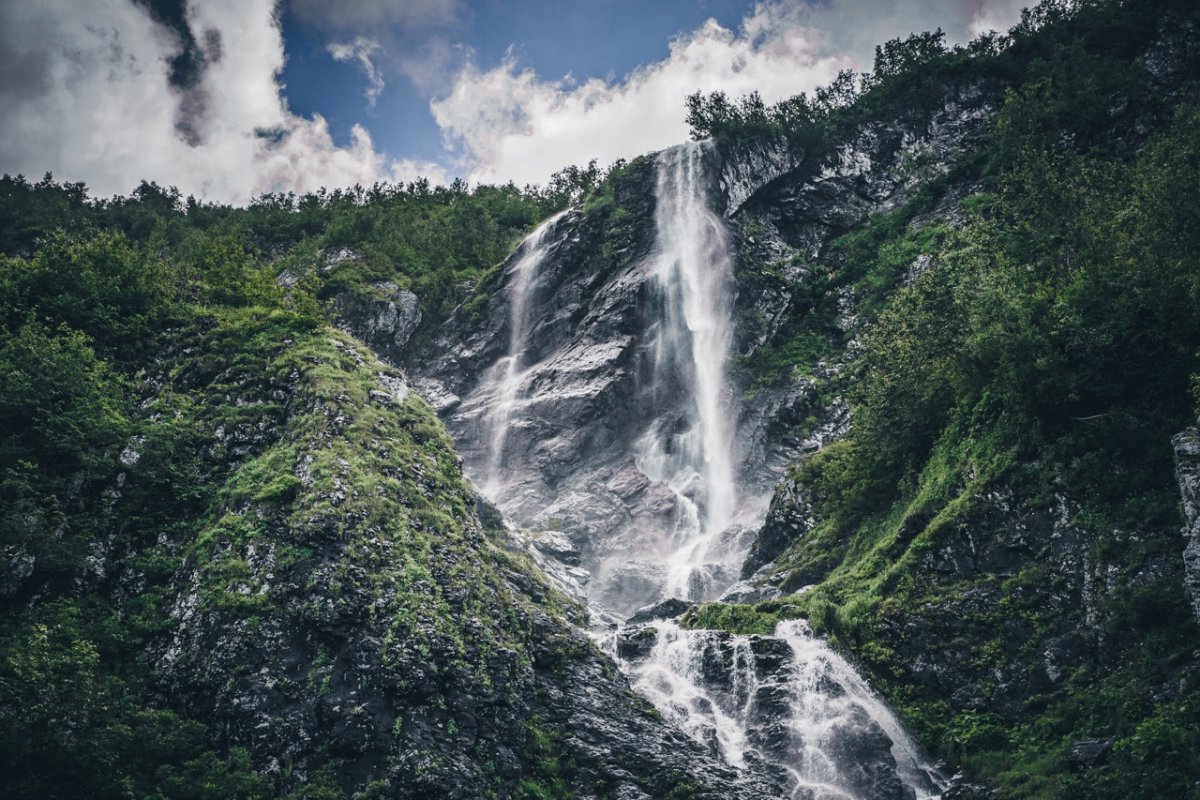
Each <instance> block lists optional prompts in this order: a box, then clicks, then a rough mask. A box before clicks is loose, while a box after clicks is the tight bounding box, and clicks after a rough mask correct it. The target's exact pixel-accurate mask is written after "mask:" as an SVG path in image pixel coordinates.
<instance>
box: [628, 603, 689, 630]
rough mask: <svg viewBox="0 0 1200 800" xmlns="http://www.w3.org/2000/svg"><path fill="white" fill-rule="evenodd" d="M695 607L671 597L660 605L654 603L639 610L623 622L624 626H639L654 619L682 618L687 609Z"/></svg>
mask: <svg viewBox="0 0 1200 800" xmlns="http://www.w3.org/2000/svg"><path fill="white" fill-rule="evenodd" d="M695 607H696V604H695V603H690V602H688V601H687V600H680V599H678V598H675V597H672V598H670V599H669V600H663V601H662V602H661V603H655V604H654V605H652V606H647V607H646V608H642V609H639V610H638V611H637V612H636V613H635V614H634V615H633V616H631V617H630V618H629V619H627V620H626V621H625V624H626V625H639V624H641V623H643V622H653V621H654V620H656V619H676V618H678V617H680V616H682V615H683V614H684V613H685V612H687V611H688V610H689V609H692V608H695Z"/></svg>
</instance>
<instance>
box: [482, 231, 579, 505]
mask: <svg viewBox="0 0 1200 800" xmlns="http://www.w3.org/2000/svg"><path fill="white" fill-rule="evenodd" d="M566 213H567V212H566V211H560V212H559V213H557V214H555V215H554V216H552V217H550V218H549V219H547V220H546V221H545V222H543V223H542V224H541V225H538V226H537V228H535V229H534V231H533V233H531V234H529V236H527V237H525V241H523V242H522V243H521V247H520V249H519V250H518V256H517V258H516V260H515V261H513V262H512V266H511V267H509V269H508V304H509V312H508V353H507V355H505V356H504V358H502V359H500V360H499V361H498V362H496V365H495V366H494V367H493V368H492V370H493V373H494V374H493V375H492V376H491V378H490V380H491V384H492V385H493V386H494V387H495V397H494V400H493V403H492V405H491V411H490V413H489V414H488V418H487V429H488V432H489V438H488V454H487V464H486V467H485V469H484V474H483V492H484V494H486V495H487V496H488V497H491V498H495V497H497V496H498V494H499V492H500V491H501V490H502V489H503V486H504V484H505V480H504V477H505V468H504V467H505V464H504V456H505V452H504V448H505V445H506V444H507V442H508V429H509V424H510V422H511V421H512V413H513V410H514V409H515V407H516V405H517V402H518V400H519V399H520V393H521V386H522V383H523V381H524V378H525V374H526V372H527V371H528V369H529V367H530V366H531V365H530V364H529V363H527V358H526V352H525V351H526V349H527V348H528V346H529V334H530V333H531V332H532V329H533V326H532V325H531V324H530V318H529V306H530V301H531V300H532V299H533V294H534V292H535V291H536V290H537V279H538V268H539V267H540V266H541V264H542V262H543V261H545V260H546V254H547V251H548V249H549V248H548V246H547V244H546V237H547V235H548V234H549V233H550V232H551V231H552V230H553V229H554V225H555V223H556V222H558V220H559V219H561V218H562V217H563V215H564V214H566Z"/></svg>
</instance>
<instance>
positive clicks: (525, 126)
mask: <svg viewBox="0 0 1200 800" xmlns="http://www.w3.org/2000/svg"><path fill="white" fill-rule="evenodd" d="M767 13H768V12H764V16H762V17H755V18H753V19H752V20H751V21H750V22H751V25H750V26H747V27H745V28H744V29H743V31H742V32H741V33H740V34H735V33H733V32H731V31H729V30H727V29H725V28H723V27H721V26H720V25H718V24H717V23H716V22H713V21H709V22H708V23H706V24H705V25H704V26H702V27H701V28H699V29H698V30H696V31H694V32H693V33H692V34H690V35H688V36H686V37H682V38H680V39H677V40H676V41H674V42H672V43H671V47H670V55H669V56H668V57H667V58H666V59H665V60H663V61H660V62H658V63H656V64H651V65H649V66H646V67H643V68H641V69H638V70H636V71H635V72H633V73H632V74H631V75H630V76H628V77H627V78H626V79H625V80H623V81H621V82H619V83H608V82H606V81H601V80H590V81H587V82H585V83H583V84H579V85H575V84H574V83H573V82H572V81H570V80H569V79H564V80H561V81H543V80H540V79H539V78H538V77H537V76H536V75H534V74H533V73H532V72H531V71H529V70H523V69H521V68H520V67H519V66H518V65H517V63H516V61H515V60H514V59H513V58H512V57H511V56H510V57H508V58H506V59H505V60H504V62H503V63H502V64H500V65H499V66H498V67H496V68H494V69H491V70H486V71H482V70H479V69H477V68H475V67H473V66H468V67H467V68H466V69H464V70H463V71H462V73H460V75H459V77H458V80H457V81H456V83H455V85H454V88H453V90H452V91H451V92H450V94H449V95H447V96H446V97H444V98H442V99H440V100H437V101H435V102H433V103H432V105H431V108H432V110H433V114H434V118H435V119H436V120H437V122H438V125H439V126H441V128H442V131H443V133H444V134H445V136H446V140H447V143H448V145H449V146H450V147H452V148H453V149H454V150H455V151H456V152H457V153H458V154H459V156H460V157H461V158H462V159H463V160H464V162H465V163H466V164H468V165H470V167H471V170H470V177H471V178H472V179H473V180H479V181H497V180H508V179H512V180H515V181H516V182H518V183H525V182H542V181H544V180H545V179H546V178H547V177H548V176H549V175H550V173H551V172H553V171H554V170H556V169H558V168H561V167H563V166H566V165H568V164H572V163H576V164H579V163H585V162H587V161H588V160H590V159H592V158H595V159H598V160H599V161H600V162H601V163H608V162H611V161H613V160H615V159H617V158H629V157H632V156H636V155H638V154H639V153H644V152H647V151H650V150H656V149H660V148H663V147H667V146H669V145H672V144H676V143H678V142H681V141H683V140H685V139H686V138H687V134H688V131H687V125H686V123H685V122H684V99H685V98H686V96H687V95H688V94H690V93H692V92H695V91H697V90H702V91H706V92H707V91H712V90H715V89H721V90H724V91H726V92H728V93H730V94H733V95H740V94H745V93H748V92H751V91H756V90H757V91H758V92H759V93H760V94H762V96H763V97H764V98H765V99H767V100H777V99H780V98H783V97H788V96H791V95H793V94H796V93H797V92H800V91H805V90H811V89H813V88H815V87H816V86H818V85H820V84H821V83H825V82H827V81H828V80H829V79H830V78H832V77H833V76H834V75H835V74H836V73H837V71H838V70H839V69H841V68H844V67H846V66H848V65H849V62H848V61H847V59H846V58H844V57H839V56H836V55H829V56H823V55H821V54H820V53H819V52H818V49H817V47H816V46H815V37H814V35H813V33H812V32H811V31H809V30H808V29H806V28H804V27H803V26H774V25H772V24H771V22H770V20H769V19H767V18H766V14H767Z"/></svg>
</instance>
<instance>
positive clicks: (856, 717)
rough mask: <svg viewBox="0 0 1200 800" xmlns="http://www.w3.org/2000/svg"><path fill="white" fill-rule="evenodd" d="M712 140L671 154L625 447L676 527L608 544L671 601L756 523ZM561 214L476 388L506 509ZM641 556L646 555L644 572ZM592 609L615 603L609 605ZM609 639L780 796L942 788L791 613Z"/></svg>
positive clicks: (496, 486)
mask: <svg viewBox="0 0 1200 800" xmlns="http://www.w3.org/2000/svg"><path fill="white" fill-rule="evenodd" d="M708 147H709V145H706V144H703V143H692V144H687V145H682V146H679V147H675V148H672V149H669V150H666V151H664V152H662V153H660V154H659V156H658V160H657V164H656V183H655V200H656V210H655V219H654V222H655V232H656V247H655V250H654V252H653V254H652V255H651V257H650V259H649V260H648V261H647V262H645V264H644V268H645V270H646V273H645V277H646V279H647V281H648V284H649V288H650V290H651V291H650V296H649V299H650V303H649V308H648V309H647V311H646V315H645V323H646V328H645V330H644V332H643V334H642V336H641V338H640V344H639V345H638V352H640V353H641V355H642V360H641V367H642V368H641V369H640V371H639V372H638V376H639V379H640V381H641V383H640V384H639V389H638V391H639V392H641V395H640V399H641V400H644V401H645V406H644V407H645V408H646V409H647V412H648V413H645V414H643V415H641V416H640V419H641V422H640V423H638V424H639V425H640V426H641V427H640V431H641V433H640V435H638V436H637V437H636V438H634V439H633V441H634V443H633V445H632V448H631V452H628V453H627V454H625V455H624V457H625V458H626V459H627V458H628V457H629V456H632V459H633V463H634V464H635V465H636V469H637V470H639V471H640V472H641V473H643V474H644V476H645V477H646V478H649V479H650V481H652V482H654V483H655V484H656V485H658V486H660V487H668V488H667V489H664V491H666V492H667V494H668V495H670V496H671V497H673V504H672V508H673V514H674V517H673V519H674V522H673V526H672V528H671V530H668V531H664V530H663V528H662V527H661V525H662V523H661V522H660V521H655V520H654V519H651V520H646V521H644V522H643V521H641V520H638V519H637V518H635V519H634V520H633V522H632V523H631V527H632V529H633V530H634V531H636V532H637V533H638V534H639V535H640V534H645V536H644V539H645V541H641V540H639V537H638V536H634V537H631V538H630V539H626V540H625V542H626V545H625V548H626V549H622V550H621V551H620V552H616V553H611V551H610V553H611V554H610V555H608V556H606V558H608V559H609V562H601V564H602V565H603V564H605V563H612V562H615V563H617V564H619V565H620V566H622V567H624V568H629V567H633V568H635V572H634V573H632V574H640V575H660V576H661V577H659V578H658V579H657V581H658V583H657V584H652V586H661V591H660V593H659V597H660V599H666V598H671V597H674V598H679V599H684V600H694V601H700V600H707V599H712V598H714V597H717V596H719V595H720V593H721V592H722V591H723V590H725V589H726V588H728V587H729V585H730V584H732V583H733V582H734V580H735V579H736V575H737V573H738V570H739V568H740V566H741V562H742V560H743V558H744V554H745V553H744V550H745V543H744V542H743V541H741V540H740V537H739V534H738V532H739V530H746V529H748V528H749V527H753V526H755V524H756V523H760V522H761V519H758V518H756V514H758V513H759V511H760V509H759V508H758V507H757V505H756V504H755V503H754V502H747V500H748V499H747V498H743V497H739V492H738V486H737V479H736V476H737V474H738V465H737V463H736V461H735V455H734V451H735V447H734V433H735V432H734V426H735V424H736V420H737V411H738V409H737V408H736V406H735V404H734V400H733V394H732V392H731V390H730V388H729V386H728V383H727V378H726V367H727V362H728V358H729V352H730V346H731V335H732V327H733V326H732V319H731V314H732V306H733V299H734V298H733V295H734V283H733V277H732V259H731V256H730V248H729V241H728V232H727V230H726V228H725V225H724V223H723V221H722V220H721V218H720V217H719V216H718V215H716V214H714V213H713V212H712V211H711V210H710V209H709V207H708V202H707V199H708V198H707V194H708V187H709V186H710V185H711V184H712V177H711V176H710V175H709V174H708V171H707V163H708V161H709V159H710V157H711V155H712V154H711V152H710V151H709V150H708ZM561 216H562V215H558V216H555V217H553V218H551V219H549V220H547V221H546V222H544V223H543V224H542V225H540V226H539V227H538V229H537V230H535V231H534V232H533V233H532V234H530V236H529V237H528V238H527V239H526V240H525V242H524V243H523V244H522V245H521V249H520V250H519V251H518V254H517V256H516V257H515V258H514V260H513V261H512V262H511V266H510V267H509V269H508V274H507V299H508V305H509V342H508V352H507V354H506V355H505V356H504V357H503V358H502V359H500V360H499V361H498V362H497V363H496V364H495V365H494V366H493V367H492V369H491V371H490V373H489V375H488V376H487V377H486V379H485V381H484V382H483V386H484V387H485V388H484V389H483V391H482V392H481V393H480V395H478V402H480V403H481V405H482V407H483V408H486V409H487V411H486V414H485V415H484V416H483V417H482V418H481V419H482V421H483V423H484V437H483V440H482V442H483V445H484V447H483V448H482V450H483V458H482V459H480V461H477V462H476V464H477V469H479V470H480V472H482V475H481V477H482V479H483V480H482V485H483V488H484V491H485V493H487V494H488V495H489V496H490V497H491V498H492V499H494V500H496V501H497V502H499V503H500V504H501V505H502V507H503V504H504V501H505V500H506V499H511V498H510V497H509V495H511V494H512V493H513V491H514V487H513V484H512V482H511V480H510V477H511V476H510V474H509V469H508V463H507V462H508V461H509V460H510V459H509V454H508V453H507V452H506V451H507V449H508V448H509V446H510V444H511V442H510V429H511V428H513V426H514V425H518V426H519V425H520V424H521V421H522V414H523V411H524V410H525V409H527V406H526V403H527V402H528V401H529V400H530V399H532V398H529V397H527V394H528V393H527V386H526V384H527V383H529V381H530V376H531V374H532V372H533V371H534V370H535V369H537V368H538V366H539V365H537V364H535V363H533V359H532V358H531V357H530V355H531V341H530V340H531V335H532V333H533V332H534V330H535V327H534V320H533V319H532V318H531V317H532V312H533V310H534V309H535V308H536V307H537V304H536V303H535V302H534V300H535V299H538V298H541V295H539V294H538V291H539V279H540V278H541V276H540V274H539V272H540V268H541V267H542V265H543V262H544V261H545V259H546V257H547V255H548V254H549V252H550V250H551V243H550V241H549V237H550V235H551V233H552V232H553V230H554V228H555V223H556V222H557V221H558V220H559V218H560V217H561ZM538 302H541V300H540V299H538ZM543 366H544V365H543ZM560 369H561V367H560ZM548 374H552V372H551V373H548ZM634 418H635V419H638V418H639V417H638V416H637V415H635V416H634ZM626 441H629V440H626ZM611 463H621V459H620V458H618V459H617V460H615V461H614V462H611ZM525 496H527V495H525ZM753 499H754V498H749V500H753ZM652 508H658V506H653V507H652ZM655 513H656V512H655ZM651 516H653V514H651ZM642 525H644V527H640V526H642ZM656 525H657V526H658V527H655V526H656ZM553 530H557V529H553ZM554 535H556V536H559V537H561V536H562V534H561V533H559V534H554ZM664 539H665V540H664ZM641 566H645V567H647V568H648V569H647V570H646V571H645V572H642V573H637V572H636V568H638V567H641ZM626 574H631V573H623V572H620V571H619V570H618V571H613V572H612V573H611V574H609V575H607V576H605V577H606V578H607V579H608V583H607V584H606V585H607V586H608V587H609V595H608V596H609V597H616V598H618V599H621V600H622V601H624V600H625V599H626V598H627V597H629V596H636V594H635V593H630V594H629V595H626V594H625V593H624V592H623V590H622V588H621V587H620V585H619V584H620V581H621V579H622V576H623V575H626ZM614 576H615V577H614ZM584 579H585V580H586V573H584ZM614 581H615V582H616V584H617V589H616V591H612V586H613V582H614ZM625 605H626V606H628V603H627V602H626V603H625ZM614 607H619V606H614ZM597 617H599V618H605V617H606V614H605V613H603V609H599V608H597ZM607 618H609V619H611V618H612V617H611V616H608V617H607ZM597 635H598V638H599V641H601V643H602V644H603V645H604V646H606V647H608V648H609V649H610V652H611V653H612V655H613V656H614V658H616V659H617V661H618V663H619V664H620V666H621V668H622V669H623V670H624V671H625V672H626V673H627V674H628V675H629V677H630V679H631V682H632V683H633V685H634V687H635V688H636V689H637V690H638V691H640V692H641V693H642V694H643V695H645V696H646V697H647V698H649V699H650V700H651V701H652V702H653V703H654V704H655V705H656V706H657V707H658V709H659V710H660V711H661V712H662V714H663V716H664V717H665V718H666V719H669V720H670V721H671V722H673V723H674V724H676V725H677V726H678V727H679V728H680V729H682V730H683V731H684V732H686V733H687V734H689V735H690V736H692V737H693V738H695V739H696V740H698V741H700V742H701V743H703V744H706V745H707V746H708V747H709V748H710V749H711V750H712V752H713V753H714V754H715V755H717V756H719V757H720V758H722V759H724V760H725V761H727V762H728V763H729V764H731V765H732V766H735V767H737V768H740V769H744V770H750V771H753V772H754V773H756V774H758V775H761V776H766V777H768V778H769V779H771V780H773V781H774V782H775V783H776V784H777V785H778V786H779V787H780V789H779V791H780V793H781V794H780V796H782V797H788V798H792V800H864V799H869V800H914V798H921V797H933V796H935V793H936V792H937V791H938V787H939V786H940V778H939V777H938V776H937V775H936V773H935V772H934V771H932V770H931V769H929V768H927V767H926V766H924V765H922V764H921V762H920V760H919V758H918V756H917V751H916V748H915V747H914V746H913V744H912V742H911V741H910V739H909V738H908V736H907V735H906V734H905V732H904V731H903V729H902V728H901V726H900V725H899V723H898V722H897V721H896V719H895V717H894V716H893V715H892V714H891V712H890V711H889V710H888V709H887V707H886V705H885V704H884V703H883V702H882V701H881V700H879V699H878V698H877V697H876V696H875V694H874V693H873V692H872V691H871V689H870V687H869V686H868V685H867V684H866V682H865V681H863V679H862V678H861V677H860V676H858V675H857V674H856V673H855V672H854V670H853V668H851V667H850V665H849V664H847V663H846V662H845V660H843V659H842V658H841V657H839V656H838V655H837V654H836V653H834V652H833V651H832V650H831V649H830V648H829V647H828V646H827V645H825V643H824V642H822V641H821V640H820V639H817V638H815V637H814V636H812V635H811V633H810V632H809V630H808V629H807V627H806V625H805V624H804V623H803V622H800V621H788V622H781V623H779V625H778V627H777V628H776V630H775V632H774V635H772V636H734V635H731V634H729V633H726V632H723V631H713V630H684V629H682V628H680V627H679V625H678V624H677V623H674V622H669V621H662V622H653V623H650V624H643V625H632V626H621V627H619V628H616V629H612V630H608V631H606V632H603V633H600V634H597Z"/></svg>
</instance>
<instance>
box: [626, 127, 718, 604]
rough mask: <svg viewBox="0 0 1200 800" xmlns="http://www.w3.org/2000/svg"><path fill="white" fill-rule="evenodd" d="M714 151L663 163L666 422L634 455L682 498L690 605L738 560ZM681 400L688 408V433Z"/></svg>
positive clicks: (673, 582) (677, 591)
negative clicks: (719, 566)
mask: <svg viewBox="0 0 1200 800" xmlns="http://www.w3.org/2000/svg"><path fill="white" fill-rule="evenodd" d="M706 147H707V145H705V144H703V143H697V142H691V143H688V144H685V145H680V146H678V147H673V148H671V149H669V150H665V151H663V152H662V153H660V154H659V156H658V163H657V179H656V184H655V201H656V203H655V230H656V235H657V250H656V253H655V256H654V261H653V265H652V276H653V286H654V290H655V291H656V293H657V300H658V309H659V318H658V319H657V320H656V321H655V323H654V326H653V340H652V342H653V343H652V363H653V368H652V377H651V393H650V395H651V397H653V398H654V401H655V402H656V404H657V405H658V407H660V408H662V409H664V413H662V414H661V415H659V416H658V417H656V418H655V419H654V420H653V421H652V422H651V424H650V425H649V427H648V428H647V430H646V433H645V435H644V436H643V437H642V438H641V439H640V440H639V442H638V445H637V452H636V453H635V460H636V463H637V465H638V468H639V469H640V470H641V471H642V472H644V473H645V474H646V475H647V476H648V477H650V478H651V479H654V480H660V481H665V482H666V483H667V484H668V485H669V486H670V487H671V489H672V491H674V493H675V494H676V496H677V498H678V509H677V512H676V525H675V531H674V537H673V541H672V542H671V543H670V547H669V550H670V554H669V556H668V558H667V567H666V571H667V585H666V587H665V589H664V597H680V598H684V599H705V595H709V594H711V593H712V591H713V589H714V588H717V587H714V586H713V585H712V581H711V580H708V579H706V576H705V575H704V574H703V570H704V567H705V565H706V564H709V563H711V562H714V561H716V562H729V561H730V560H731V559H736V558H738V557H739V555H738V554H737V553H732V552H729V550H730V548H728V547H726V546H724V545H725V544H727V543H724V542H721V541H720V540H721V535H722V533H723V532H724V531H725V530H726V529H727V527H728V526H729V524H730V523H731V522H732V521H733V519H734V516H735V511H736V503H737V499H738V498H737V487H736V484H735V475H736V468H735V464H734V455H733V423H734V419H735V413H734V409H733V408H732V407H731V404H730V402H729V395H730V392H729V387H728V385H727V383H726V362H727V361H728V358H729V349H730V337H731V331H732V323H731V321H730V314H731V310H732V303H733V271H732V262H731V258H730V253H729V242H728V233H727V231H726V229H725V225H724V223H723V222H722V220H721V219H720V218H719V217H718V216H717V215H716V214H714V213H713V212H712V211H711V210H710V209H709V207H708V197H707V193H708V186H709V184H710V180H709V175H708V174H707V172H706V169H705V149H706ZM679 395H683V396H685V397H686V398H687V401H686V405H685V409H686V412H687V416H686V419H685V420H684V424H682V425H681V424H679V423H680V421H679V419H678V415H677V412H676V411H675V409H676V404H675V402H676V400H677V399H678V396H679ZM719 588H721V589H723V588H724V587H723V586H721V587H719Z"/></svg>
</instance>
